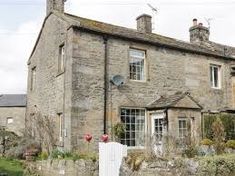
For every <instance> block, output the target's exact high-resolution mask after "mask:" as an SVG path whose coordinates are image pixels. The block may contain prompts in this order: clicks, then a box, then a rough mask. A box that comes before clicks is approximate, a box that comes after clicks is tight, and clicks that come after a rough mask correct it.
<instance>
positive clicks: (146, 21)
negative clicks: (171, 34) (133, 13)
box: [136, 14, 152, 33]
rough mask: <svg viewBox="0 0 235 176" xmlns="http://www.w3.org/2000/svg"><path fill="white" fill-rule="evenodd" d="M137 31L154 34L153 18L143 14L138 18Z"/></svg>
mask: <svg viewBox="0 0 235 176" xmlns="http://www.w3.org/2000/svg"><path fill="white" fill-rule="evenodd" d="M136 21H137V31H139V32H143V33H152V17H151V16H150V15H147V14H142V15H140V16H138V17H137V18H136Z"/></svg>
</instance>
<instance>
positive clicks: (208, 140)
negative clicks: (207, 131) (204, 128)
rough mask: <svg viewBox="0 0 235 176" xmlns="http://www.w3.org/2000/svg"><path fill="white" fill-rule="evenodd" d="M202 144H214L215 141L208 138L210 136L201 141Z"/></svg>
mask: <svg viewBox="0 0 235 176" xmlns="http://www.w3.org/2000/svg"><path fill="white" fill-rule="evenodd" d="M200 144H201V145H208V146H211V145H213V141H212V140H210V139H208V138H205V139H203V140H202V141H201V142H200Z"/></svg>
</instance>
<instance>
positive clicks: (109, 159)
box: [99, 142, 127, 176]
mask: <svg viewBox="0 0 235 176" xmlns="http://www.w3.org/2000/svg"><path fill="white" fill-rule="evenodd" d="M126 156H127V146H126V145H122V144H120V143H117V142H109V143H99V176H119V169H120V166H121V163H122V159H123V157H126Z"/></svg>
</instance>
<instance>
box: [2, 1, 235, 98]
mask: <svg viewBox="0 0 235 176" xmlns="http://www.w3.org/2000/svg"><path fill="white" fill-rule="evenodd" d="M147 3H150V4H151V5H152V6H154V7H156V8H157V9H158V13H157V14H155V15H154V16H155V18H154V27H155V30H154V32H155V33H158V34H161V35H166V36H169V37H173V38H177V39H180V40H185V41H188V40H189V33H188V29H189V27H190V26H191V25H192V19H193V18H197V19H198V20H199V22H202V23H203V24H204V25H205V26H207V22H206V20H205V18H207V19H208V18H211V19H212V20H211V35H210V39H211V40H212V41H216V42H219V43H223V44H227V45H233V46H235V37H234V36H235V32H234V31H235V20H234V19H235V10H234V9H235V0H67V2H66V12H68V13H72V14H75V15H78V16H83V17H87V18H91V19H95V20H99V21H104V22H108V23H112V24H116V25H121V26H125V27H129V28H135V27H136V22H135V18H136V17H137V16H138V15H140V14H142V13H148V14H150V15H153V14H154V13H153V12H152V11H151V9H150V8H149V7H148V6H147ZM45 9H46V0H0V79H1V84H0V94H4V93H26V85H27V65H26V63H27V60H28V57H29V55H30V52H31V50H32V48H33V45H34V43H35V40H36V37H37V34H38V32H39V30H40V28H41V24H42V21H43V19H44V17H45V13H46V12H45Z"/></svg>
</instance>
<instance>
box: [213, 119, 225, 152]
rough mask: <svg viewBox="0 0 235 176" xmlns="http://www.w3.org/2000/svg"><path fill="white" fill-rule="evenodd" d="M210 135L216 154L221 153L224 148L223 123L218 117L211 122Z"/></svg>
mask: <svg viewBox="0 0 235 176" xmlns="http://www.w3.org/2000/svg"><path fill="white" fill-rule="evenodd" d="M211 128H212V136H213V141H214V148H215V152H216V153H217V154H222V153H223V152H224V149H225V144H224V139H225V132H224V125H223V123H222V121H221V120H220V118H219V117H217V118H216V120H215V121H214V122H213V123H212V127H211Z"/></svg>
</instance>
